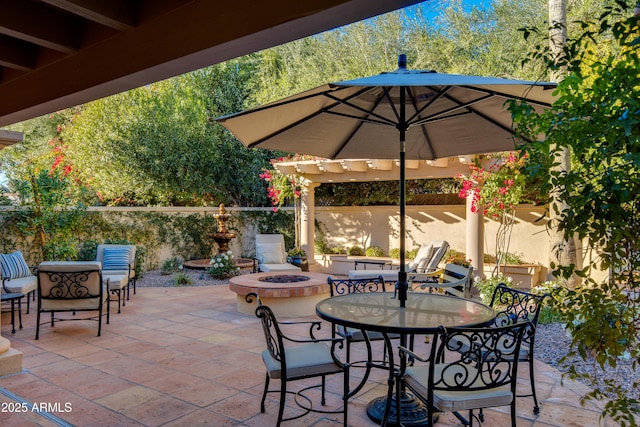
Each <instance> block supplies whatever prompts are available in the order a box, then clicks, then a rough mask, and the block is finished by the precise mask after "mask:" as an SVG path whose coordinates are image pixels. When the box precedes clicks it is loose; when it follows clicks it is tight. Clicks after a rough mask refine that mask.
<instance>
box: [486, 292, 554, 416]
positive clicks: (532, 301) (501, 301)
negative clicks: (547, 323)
mask: <svg viewBox="0 0 640 427" xmlns="http://www.w3.org/2000/svg"><path fill="white" fill-rule="evenodd" d="M548 296H549V295H548V294H543V295H536V294H532V293H530V292H525V291H521V290H518V289H512V288H509V287H508V286H507V285H505V284H504V283H500V284H498V286H497V287H496V289H495V291H494V292H493V297H492V298H491V303H490V304H489V305H490V306H491V308H493V309H494V310H495V311H496V313H497V314H496V318H495V321H494V326H506V325H511V324H513V323H517V322H526V321H528V322H531V324H532V325H533V328H531V330H530V331H528V332H527V334H525V336H524V339H523V342H522V346H521V348H520V352H519V353H518V360H519V361H520V362H527V363H528V364H529V380H530V383H531V393H530V394H524V395H519V396H518V397H528V396H531V397H533V404H534V406H533V413H534V414H539V413H540V407H539V406H538V398H537V396H536V385H535V377H534V369H533V365H534V363H533V352H534V346H535V338H536V333H535V332H536V326H537V324H538V317H539V316H540V309H541V308H542V304H543V302H544V299H545V298H546V297H548Z"/></svg>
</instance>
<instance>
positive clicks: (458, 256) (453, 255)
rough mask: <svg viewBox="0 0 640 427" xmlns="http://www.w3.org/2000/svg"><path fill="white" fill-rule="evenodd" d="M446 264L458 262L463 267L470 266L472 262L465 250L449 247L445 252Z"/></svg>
mask: <svg viewBox="0 0 640 427" xmlns="http://www.w3.org/2000/svg"><path fill="white" fill-rule="evenodd" d="M444 262H445V264H456V265H461V266H463V267H469V266H470V265H471V262H469V260H468V259H467V255H466V254H465V253H464V252H460V251H457V250H455V249H451V248H449V249H448V250H447V252H446V253H445V254H444Z"/></svg>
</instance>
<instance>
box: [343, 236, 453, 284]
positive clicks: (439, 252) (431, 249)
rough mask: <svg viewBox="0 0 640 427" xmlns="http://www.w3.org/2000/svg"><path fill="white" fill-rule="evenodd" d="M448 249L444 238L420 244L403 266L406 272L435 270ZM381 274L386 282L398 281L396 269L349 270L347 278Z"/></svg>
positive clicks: (370, 277) (372, 276) (371, 276)
mask: <svg viewBox="0 0 640 427" xmlns="http://www.w3.org/2000/svg"><path fill="white" fill-rule="evenodd" d="M448 249H449V243H448V242H447V241H446V240H440V241H436V242H433V243H431V244H429V245H422V246H421V247H420V249H419V250H418V253H417V254H416V257H415V258H414V259H413V261H411V262H408V263H407V264H406V266H405V271H406V272H407V273H428V272H431V271H435V270H436V269H437V268H438V265H439V264H440V261H442V258H443V257H444V254H445V253H446V252H447V250H448ZM379 276H382V277H383V278H384V280H386V281H388V282H397V281H398V270H397V269H394V270H377V269H371V270H350V271H349V279H374V278H376V277H379Z"/></svg>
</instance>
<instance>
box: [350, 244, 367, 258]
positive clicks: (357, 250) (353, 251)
mask: <svg viewBox="0 0 640 427" xmlns="http://www.w3.org/2000/svg"><path fill="white" fill-rule="evenodd" d="M347 255H350V256H363V255H364V249H362V248H361V247H360V246H351V247H350V248H349V249H347Z"/></svg>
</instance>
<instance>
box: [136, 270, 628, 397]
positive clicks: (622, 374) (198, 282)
mask: <svg viewBox="0 0 640 427" xmlns="http://www.w3.org/2000/svg"><path fill="white" fill-rule="evenodd" d="M247 272H248V271H245V273H247ZM181 273H183V274H184V275H186V276H188V277H189V278H190V279H191V281H192V283H191V284H188V285H176V284H175V279H174V278H175V276H176V274H179V273H174V274H170V275H163V274H161V272H160V270H152V271H147V272H145V273H144V277H143V278H141V279H139V280H138V282H137V286H139V287H170V286H211V285H226V284H227V283H228V280H220V279H213V278H211V277H210V276H209V275H208V274H207V273H206V272H204V271H200V270H191V269H184V270H183V271H181ZM570 345H571V338H570V336H569V335H568V334H567V332H566V331H565V329H564V326H563V325H562V324H560V323H552V324H548V325H538V330H537V331H536V354H535V357H536V358H537V359H538V360H541V361H543V362H544V363H547V364H549V365H551V366H554V367H556V368H558V369H559V370H560V371H561V372H566V371H567V368H566V367H567V366H571V365H573V366H574V367H575V368H576V370H577V371H578V372H580V373H584V374H588V375H589V376H591V377H595V378H596V383H597V384H599V385H601V384H603V380H604V379H613V378H615V379H616V380H617V382H619V383H620V384H621V386H622V387H623V388H624V389H625V390H627V391H629V392H632V393H635V397H637V398H639V397H640V393H639V390H637V389H636V390H633V388H632V383H633V381H634V380H637V379H638V377H639V376H640V373H638V372H636V371H634V369H633V366H632V363H631V361H627V360H620V361H619V363H618V366H617V367H616V368H615V369H614V368H606V369H605V370H602V369H600V367H599V366H597V364H596V363H595V362H594V360H593V359H591V360H588V361H584V360H582V359H581V358H579V357H572V358H570V359H569V360H567V361H566V362H565V363H563V364H562V365H560V363H559V362H560V359H562V358H563V357H564V356H566V355H567V353H568V351H569V347H570Z"/></svg>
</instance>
